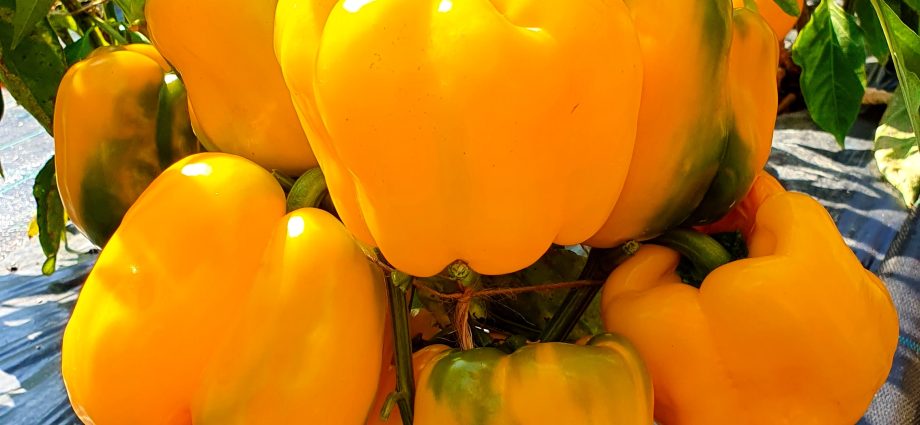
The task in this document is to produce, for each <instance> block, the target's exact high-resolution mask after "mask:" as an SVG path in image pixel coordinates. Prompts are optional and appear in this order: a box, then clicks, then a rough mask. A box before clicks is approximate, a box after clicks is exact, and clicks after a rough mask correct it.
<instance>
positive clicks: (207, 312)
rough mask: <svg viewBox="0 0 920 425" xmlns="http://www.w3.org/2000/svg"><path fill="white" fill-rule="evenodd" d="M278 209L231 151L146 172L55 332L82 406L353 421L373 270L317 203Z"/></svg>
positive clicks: (375, 306)
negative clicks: (154, 174) (149, 179)
mask: <svg viewBox="0 0 920 425" xmlns="http://www.w3.org/2000/svg"><path fill="white" fill-rule="evenodd" d="M284 213H285V199H284V193H283V192H282V190H281V188H280V187H279V186H278V184H277V182H276V181H275V180H274V179H273V178H272V176H271V175H270V174H269V173H268V172H266V171H265V170H264V169H262V168H261V167H259V166H257V165H256V164H254V163H251V162H249V161H246V160H244V159H242V158H239V157H236V156H231V155H226V154H216V153H215V154H199V155H194V156H191V157H188V158H186V159H184V160H182V161H180V162H178V163H176V164H175V165H174V166H172V167H171V168H169V169H167V170H166V171H165V172H164V173H163V174H162V175H161V176H160V177H159V178H158V179H157V180H155V181H154V182H153V183H152V184H151V186H150V188H149V189H148V190H147V191H146V192H144V194H143V195H142V196H141V198H140V199H138V201H137V203H136V204H135V206H134V207H132V208H131V210H130V211H129V212H128V214H127V215H126V216H125V219H124V222H123V223H122V226H121V227H120V228H119V229H118V231H117V232H116V233H115V235H114V236H113V237H112V239H111V240H110V241H109V244H108V245H107V246H106V247H105V249H104V250H103V251H102V254H101V255H100V257H99V260H98V262H97V264H96V266H95V267H94V269H93V271H92V273H91V274H90V276H89V278H88V279H87V282H86V284H85V286H84V288H83V290H82V292H81V294H80V297H79V299H78V300H77V305H76V308H75V309H74V313H73V316H72V318H71V319H70V322H69V323H68V325H67V329H66V330H65V333H64V343H63V354H62V368H63V377H64V382H65V385H66V387H67V391H68V395H69V396H70V401H71V403H72V405H73V407H74V410H75V411H76V413H77V415H78V416H79V417H80V419H81V420H83V421H84V422H86V423H88V424H89V423H94V424H97V425H107V424H138V425H142V424H189V423H200V424H209V423H216V424H226V423H236V422H233V421H239V422H240V423H253V424H261V423H266V424H268V423H360V422H361V421H362V420H363V419H364V417H365V414H366V412H367V410H368V409H369V408H370V406H371V404H372V402H373V397H374V392H375V389H376V386H377V380H378V375H379V368H380V364H381V359H380V355H381V354H380V349H379V347H380V345H381V344H382V343H383V341H382V339H383V323H384V309H385V307H386V301H385V299H384V296H383V288H384V286H383V282H382V279H381V276H380V274H379V272H377V271H375V270H374V269H372V268H371V265H370V264H369V263H368V261H367V259H366V257H365V256H364V254H363V252H362V251H361V248H360V247H358V245H357V244H356V243H355V241H354V239H353V238H352V237H351V236H350V235H349V234H348V233H347V231H346V230H345V229H344V227H343V226H342V225H341V224H340V223H338V222H337V221H336V220H335V219H334V218H333V217H331V216H330V215H329V214H327V213H325V212H322V211H319V210H314V209H301V210H298V211H295V212H293V213H291V214H289V215H287V216H284ZM343 335H347V336H348V338H349V340H350V342H349V344H348V346H349V348H348V350H344V351H343V350H342V348H341V344H339V341H340V338H342V337H343ZM330 406H348V408H347V409H330Z"/></svg>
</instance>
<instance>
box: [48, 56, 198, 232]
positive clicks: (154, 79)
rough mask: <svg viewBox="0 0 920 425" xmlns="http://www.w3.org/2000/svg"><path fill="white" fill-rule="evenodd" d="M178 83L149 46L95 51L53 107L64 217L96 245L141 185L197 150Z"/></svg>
mask: <svg viewBox="0 0 920 425" xmlns="http://www.w3.org/2000/svg"><path fill="white" fill-rule="evenodd" d="M187 105H188V100H187V97H186V94H185V88H184V87H183V86H182V82H181V81H180V80H179V79H178V78H177V77H176V75H175V74H173V73H172V72H171V70H170V69H169V67H168V65H167V64H166V62H165V61H164V60H163V58H162V57H160V55H159V53H157V52H156V50H155V49H154V48H153V47H152V46H149V45H128V46H119V47H103V48H100V49H97V50H96V51H95V52H93V53H92V54H91V55H90V56H89V57H87V58H86V59H85V60H83V61H81V62H79V63H77V64H75V65H74V66H73V67H71V68H70V69H69V70H68V72H67V74H66V75H65V76H64V79H63V80H62V81H61V85H60V87H59V90H58V99H57V103H56V105H55V119H54V130H55V131H54V133H55V153H56V156H55V164H56V167H57V179H58V187H59V188H60V191H61V198H62V199H63V201H64V206H65V207H66V209H67V213H68V215H69V216H70V218H71V220H73V222H74V223H75V224H76V225H77V227H79V228H80V230H82V231H83V232H84V233H85V234H86V235H87V237H88V238H89V239H90V240H91V241H92V242H93V243H95V244H97V245H99V246H102V245H105V243H106V242H107V241H108V239H109V237H111V235H112V234H113V233H114V232H115V229H117V228H118V225H119V224H120V223H121V219H122V217H123V216H124V215H125V213H126V212H127V210H128V208H129V207H130V206H131V205H132V204H133V203H134V201H135V200H136V199H137V198H138V197H139V196H140V195H141V193H142V192H143V191H144V189H146V188H147V185H149V184H150V182H151V181H153V179H154V178H156V176H157V175H159V174H160V172H162V171H163V170H164V169H166V168H167V167H168V166H169V165H171V164H172V163H173V162H175V161H177V160H179V159H181V158H183V157H185V156H188V155H190V154H192V153H195V152H197V151H198V150H199V145H198V141H197V140H196V139H195V135H194V134H193V132H192V127H191V124H190V122H189V112H188V106H187Z"/></svg>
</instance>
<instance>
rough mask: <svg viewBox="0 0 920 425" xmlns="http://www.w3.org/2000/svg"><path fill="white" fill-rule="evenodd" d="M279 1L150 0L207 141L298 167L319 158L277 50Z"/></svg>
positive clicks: (163, 44)
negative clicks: (274, 48)
mask: <svg viewBox="0 0 920 425" xmlns="http://www.w3.org/2000/svg"><path fill="white" fill-rule="evenodd" d="M276 3H277V2H276V1H272V0H264V1H229V2H228V1H220V0H194V1H185V0H148V1H147V5H146V11H145V13H146V16H147V25H148V29H149V30H150V35H151V39H152V41H153V43H154V45H156V46H157V48H158V49H159V50H160V52H161V53H163V56H165V57H166V59H168V60H169V62H170V63H171V64H172V65H173V66H174V67H175V68H176V69H177V70H178V71H179V73H180V74H181V75H182V79H183V81H184V82H185V85H186V86H187V87H188V95H189V103H190V105H191V108H192V110H193V111H194V115H195V120H196V124H197V125H196V127H195V133H196V134H197V135H198V137H199V139H201V141H202V143H203V144H204V145H205V146H206V147H207V148H208V149H209V150H216V151H221V152H227V153H232V154H236V155H240V156H243V157H245V158H248V159H250V160H252V161H255V162H256V163H258V164H259V165H262V166H263V167H266V168H270V169H278V170H282V171H284V172H286V173H289V174H295V175H296V174H300V173H302V172H303V171H306V170H307V169H308V168H311V167H314V166H316V159H315V158H314V157H313V153H312V152H311V151H310V145H309V143H308V142H307V138H306V136H305V135H304V133H303V130H302V129H301V127H300V124H299V122H298V120H297V115H296V113H295V111H294V106H293V105H292V104H291V96H290V94H289V92H288V90H287V88H286V87H285V86H284V81H283V80H282V78H281V70H280V69H279V68H278V62H277V61H276V60H275V56H274V53H273V51H272V31H273V22H274V14H275V5H276Z"/></svg>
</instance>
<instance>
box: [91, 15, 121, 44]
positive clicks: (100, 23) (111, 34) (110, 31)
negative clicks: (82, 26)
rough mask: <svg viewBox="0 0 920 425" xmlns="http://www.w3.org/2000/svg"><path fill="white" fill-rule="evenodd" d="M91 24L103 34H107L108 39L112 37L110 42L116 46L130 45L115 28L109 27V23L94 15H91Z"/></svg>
mask: <svg viewBox="0 0 920 425" xmlns="http://www.w3.org/2000/svg"><path fill="white" fill-rule="evenodd" d="M93 22H94V23H95V24H96V26H97V27H99V28H100V29H102V30H103V31H105V33H106V34H108V35H109V37H112V40H115V44H116V45H125V44H130V43H129V42H128V39H127V38H125V36H123V35H121V33H120V32H118V30H116V29H115V28H112V26H111V25H109V23H108V22H107V21H106V20H105V19H102V18H100V17H98V16H96V15H93Z"/></svg>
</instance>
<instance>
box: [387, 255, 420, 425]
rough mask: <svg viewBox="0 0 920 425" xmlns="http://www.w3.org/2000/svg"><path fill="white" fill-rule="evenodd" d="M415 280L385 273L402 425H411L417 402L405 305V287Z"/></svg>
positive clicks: (407, 312) (399, 274) (394, 273)
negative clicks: (415, 402)
mask: <svg viewBox="0 0 920 425" xmlns="http://www.w3.org/2000/svg"><path fill="white" fill-rule="evenodd" d="M410 280H412V277H411V276H408V275H406V274H404V273H400V272H390V273H386V283H387V295H388V298H389V301H390V302H389V304H390V319H391V321H392V324H393V344H394V346H395V347H394V348H395V350H394V352H395V355H396V391H397V393H399V398H398V399H397V400H396V405H397V406H399V414H400V417H401V418H402V422H403V425H412V418H413V416H412V415H413V413H412V404H413V402H414V400H415V377H414V376H413V369H412V339H411V337H410V336H409V308H408V306H407V305H406V287H407V286H409V283H408V281H410Z"/></svg>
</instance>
